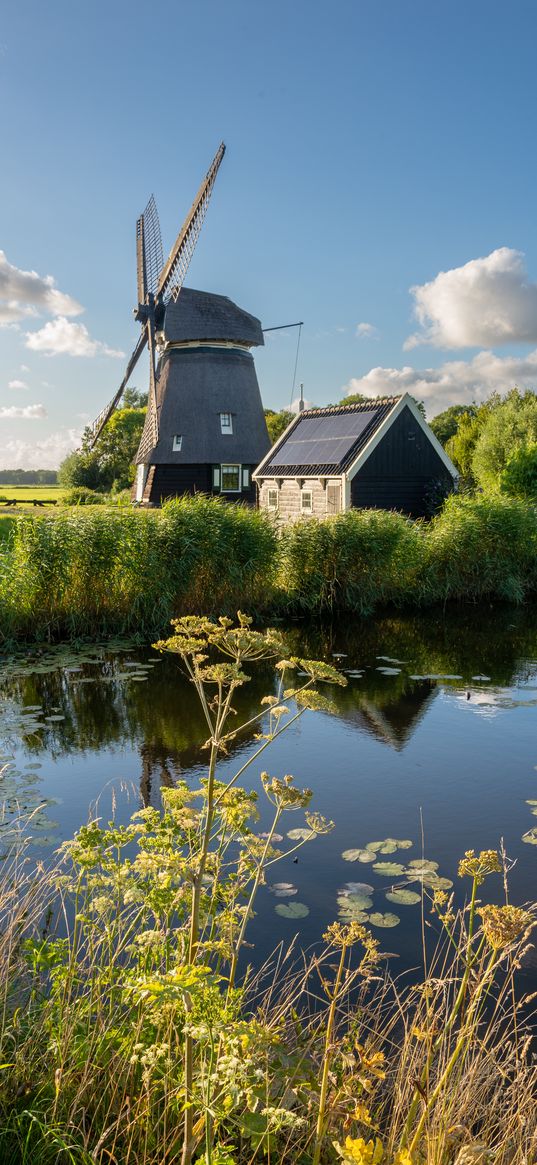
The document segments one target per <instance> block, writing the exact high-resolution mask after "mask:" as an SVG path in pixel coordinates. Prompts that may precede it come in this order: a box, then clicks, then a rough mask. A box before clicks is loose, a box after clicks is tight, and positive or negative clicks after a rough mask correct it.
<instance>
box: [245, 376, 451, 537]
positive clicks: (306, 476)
mask: <svg viewBox="0 0 537 1165" xmlns="http://www.w3.org/2000/svg"><path fill="white" fill-rule="evenodd" d="M253 477H254V481H255V482H256V483H257V487H258V496H259V505H260V507H261V508H262V509H265V510H269V511H272V512H273V513H274V514H275V515H277V516H278V517H279V518H280V519H281V520H282V521H285V522H287V521H290V520H293V519H295V518H298V517H303V518H304V517H319V518H321V517H325V516H326V515H329V514H337V513H338V512H339V511H340V510H348V509H351V508H358V509H382V510H398V511H400V512H402V513H404V514H408V515H410V516H411V517H414V518H417V517H422V516H424V515H426V514H428V513H430V512H431V504H432V502H434V498H435V497H436V498H438V499H440V498H441V497H443V496H445V494H446V493H449V492H450V491H451V490H453V489H454V488H455V486H456V483H457V479H458V473H457V470H456V469H455V466H454V465H453V462H452V461H451V460H450V458H449V457H448V455H447V453H446V452H445V450H444V449H443V448H442V445H441V444H440V442H439V441H438V440H437V439H436V437H435V435H434V433H433V432H432V430H431V429H430V428H429V426H428V424H427V422H426V421H425V420H424V418H423V416H422V414H421V412H420V410H419V408H418V407H417V405H416V402H415V401H414V400H413V398H412V397H411V396H410V395H409V394H408V393H405V394H404V395H403V396H400V397H389V398H386V397H385V398H378V399H375V400H370V401H364V402H363V403H361V404H354V405H337V406H336V407H335V408H326V409H308V410H307V411H305V412H302V413H299V414H298V416H297V417H296V418H295V419H294V420H293V421H292V422H291V424H290V425H288V427H287V429H286V430H285V432H284V433H283V434H282V436H281V437H280V439H279V441H277V442H276V444H275V445H274V446H273V448H272V449H271V450H270V451H269V453H267V455H266V457H264V458H263V460H262V461H261V463H260V465H258V467H257V469H256V471H255V473H254V475H253Z"/></svg>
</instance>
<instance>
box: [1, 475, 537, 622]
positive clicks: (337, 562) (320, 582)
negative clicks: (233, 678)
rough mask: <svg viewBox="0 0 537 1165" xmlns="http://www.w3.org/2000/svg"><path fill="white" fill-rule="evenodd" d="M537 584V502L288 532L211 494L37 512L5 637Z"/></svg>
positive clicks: (18, 528) (5, 544)
mask: <svg viewBox="0 0 537 1165" xmlns="http://www.w3.org/2000/svg"><path fill="white" fill-rule="evenodd" d="M536 591H537V509H536V508H535V507H534V506H532V505H530V504H528V503H525V502H522V501H518V500H515V499H512V498H503V497H495V498H480V497H478V498H463V497H460V498H458V497H451V498H449V499H448V501H447V502H446V504H445V506H444V508H443V510H442V511H441V513H440V514H439V515H438V516H437V517H436V518H435V519H434V520H433V521H432V522H430V523H423V522H412V521H411V520H409V519H408V518H405V517H404V516H403V515H401V514H397V513H388V512H384V511H374V510H352V511H350V512H347V513H344V514H339V515H337V516H335V517H333V518H329V519H326V520H324V521H319V520H316V519H309V520H307V521H298V522H295V523H294V524H291V525H288V526H286V527H284V528H283V529H282V530H281V531H280V532H279V533H278V532H277V531H276V529H275V527H274V524H273V523H272V522H271V520H270V519H269V517H268V516H267V515H266V514H264V513H260V512H256V511H255V510H252V509H249V508H246V507H243V506H232V505H227V504H226V503H224V502H222V501H221V500H220V499H214V498H208V497H203V496H200V497H196V498H182V499H178V500H177V501H172V502H168V503H167V504H166V505H165V506H164V507H163V508H162V510H159V511H149V512H140V511H131V510H122V509H121V508H119V509H118V510H104V511H99V512H96V511H93V512H92V511H91V510H88V511H86V512H85V511H84V510H81V509H77V510H76V511H63V512H61V513H57V514H55V515H46V516H43V517H34V516H33V515H29V516H24V517H20V518H18V519H16V520H15V523H14V525H13V527H12V529H11V533H10V536H9V537H8V538H7V539H5V540H4V541H1V540H0V642H1V641H2V639H3V640H4V641H6V640H9V639H10V638H11V639H16V638H32V637H34V638H38V639H55V638H60V637H62V636H67V637H77V636H96V635H102V634H108V633H117V632H120V633H127V632H132V631H136V632H137V633H140V634H142V635H145V636H148V635H151V634H159V633H161V632H162V631H163V629H164V628H165V627H166V625H167V623H168V621H169V619H170V618H171V617H173V616H174V615H179V614H181V613H185V612H186V613H200V612H203V613H211V612H216V611H227V612H231V611H234V610H236V609H237V608H238V607H249V608H250V609H253V610H255V611H256V612H258V613H261V612H267V613H271V614H274V613H275V612H277V613H280V614H286V613H289V614H293V613H298V612H308V613H310V614H312V615H318V614H323V613H326V612H330V613H332V612H334V613H335V612H337V611H349V612H353V613H356V614H358V615H367V614H370V613H371V612H372V611H374V610H376V609H378V608H379V607H382V606H386V605H389V604H391V605H395V606H398V607H403V606H405V607H417V608H420V607H425V606H431V605H434V604H435V603H446V602H448V601H451V600H454V601H461V600H462V601H469V602H479V601H481V600H483V599H491V600H495V599H497V600H504V601H505V600H507V601H510V602H522V601H523V600H524V599H525V598H527V597H528V596H529V595H532V594H534V593H536Z"/></svg>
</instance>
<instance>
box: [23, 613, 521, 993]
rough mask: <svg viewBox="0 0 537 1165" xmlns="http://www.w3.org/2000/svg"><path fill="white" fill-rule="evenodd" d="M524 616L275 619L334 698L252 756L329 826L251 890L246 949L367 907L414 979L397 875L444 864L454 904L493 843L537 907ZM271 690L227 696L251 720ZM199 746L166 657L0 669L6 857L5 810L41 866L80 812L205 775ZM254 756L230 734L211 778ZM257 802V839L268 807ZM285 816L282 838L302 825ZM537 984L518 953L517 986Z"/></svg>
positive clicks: (37, 660)
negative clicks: (328, 673)
mask: <svg viewBox="0 0 537 1165" xmlns="http://www.w3.org/2000/svg"><path fill="white" fill-rule="evenodd" d="M536 614H537V611H536V610H535V608H528V607H526V608H523V609H520V608H519V609H515V610H513V609H511V608H505V607H501V608H500V607H490V608H487V609H485V610H483V609H482V608H471V609H468V608H466V609H464V610H457V611H447V612H441V613H435V614H430V613H429V614H427V615H419V616H416V615H412V616H403V615H400V614H389V615H383V616H382V617H378V618H374V619H369V620H366V621H358V620H357V621H353V620H351V619H347V620H346V621H344V622H339V623H334V624H330V625H327V624H323V625H318V624H315V625H314V624H311V623H302V622H294V623H293V624H292V625H290V626H289V628H288V629H287V630H286V634H288V638H289V641H290V650H291V651H293V652H294V653H296V654H302V655H304V656H307V657H309V658H318V659H325V660H328V661H330V662H332V663H336V664H337V666H338V667H339V668H341V669H342V670H344V671H345V673H346V675H347V678H348V686H347V687H346V688H341V689H340V688H337V687H331V688H330V696H331V697H332V698H333V700H334V701H335V703H336V705H337V715H333V716H329V715H326V714H321V713H315V714H314V713H311V712H306V713H305V714H304V715H303V717H302V718H301V719H300V720H299V721H298V723H297V724H296V725H295V726H293V727H292V728H291V729H290V730H289V732H288V733H286V734H284V735H283V736H282V738H281V739H280V740H278V741H276V742H275V743H274V744H273V745H272V746H271V747H270V749H269V750H267V751H266V752H265V754H264V757H263V767H266V768H267V769H268V770H269V772H270V773H271V775H275V776H283V775H284V774H285V773H292V774H293V775H294V777H295V779H296V783H297V784H298V785H301V786H302V785H306V786H308V787H310V788H311V789H312V790H313V794H314V795H313V802H312V807H313V808H314V809H315V810H317V811H319V812H320V813H322V814H324V815H325V816H326V817H328V818H330V819H331V820H333V821H334V823H335V828H334V830H333V832H332V833H330V834H329V835H328V836H323V837H318V838H316V839H315V840H314V841H312V842H309V843H308V844H307V845H306V846H304V847H302V848H301V849H300V851H299V853H298V855H297V856H298V861H295V860H293V857H289V858H286V859H284V860H283V861H282V863H281V864H280V865H279V866H278V867H277V873H275V880H276V879H277V881H278V882H282V883H287V884H288V890H289V892H288V893H287V894H283V895H282V896H278V895H277V894H276V893H275V892H274V890H273V889H271V888H270V887H264V888H263V889H262V891H261V893H260V896H259V899H258V911H257V916H256V918H255V919H254V921H253V923H252V927H251V931H250V938H251V940H252V942H253V943H254V944H255V947H254V949H253V951H250V952H249V957H251V958H252V959H254V960H256V961H258V960H259V961H260V960H262V959H264V958H265V957H267V956H268V955H269V954H270V952H271V951H272V950H273V949H274V948H275V947H276V945H277V944H278V943H279V942H280V941H283V942H284V943H285V944H287V943H288V942H289V940H290V939H291V938H292V937H293V936H294V935H295V934H296V933H297V932H298V935H299V942H300V944H301V945H302V946H304V947H308V946H309V945H310V944H313V943H314V942H316V941H317V940H318V939H319V937H320V935H321V934H322V932H323V930H324V929H325V928H326V925H327V924H328V923H329V922H331V921H332V920H333V919H334V918H335V917H337V916H338V912H341V911H342V912H343V913H348V911H351V912H352V911H353V910H360V909H362V908H363V909H365V910H367V912H368V913H369V917H370V918H371V921H372V922H373V925H374V926H376V928H377V929H376V934H377V936H378V937H379V938H380V939H381V941H382V945H383V949H385V950H389V951H390V952H393V953H394V957H396V960H397V961H396V963H394V965H393V967H392V970H394V971H397V969H398V968H401V969H405V970H406V969H409V968H411V967H412V966H415V965H417V963H419V961H420V951H421V943H422V913H421V906H420V902H419V897H418V896H419V894H420V890H421V881H420V880H419V879H418V880H417V881H416V880H414V881H410V880H409V879H410V877H411V876H412V877H414V878H415V877H417V874H418V872H419V871H418V869H417V863H419V862H421V860H422V859H423V858H425V860H426V861H428V862H430V861H433V862H436V863H438V875H439V876H440V877H442V878H445V879H449V881H450V882H453V884H454V887H455V891H456V894H457V900H458V901H459V902H460V901H462V897H463V894H464V890H465V886H464V885H463V883H461V881H460V880H459V879H458V878H457V865H458V860H459V857H460V856H461V855H462V854H463V853H464V851H465V850H467V849H470V848H472V849H476V850H480V849H488V848H496V847H498V846H499V845H500V844H501V843H502V841H503V844H504V845H505V849H506V851H507V854H508V855H509V858H510V859H512V861H513V863H514V864H513V868H512V871H511V873H510V894H511V901H512V902H514V903H517V904H522V903H523V902H526V901H527V900H529V899H532V898H535V890H536V876H535V875H536V869H537V848H536V847H535V845H534V844H528V842H531V841H532V840H534V839H536V838H537V828H536V827H537V821H536V816H537V772H536V766H537V733H536V725H537V715H536V712H537V621H536ZM274 683H275V680H274V673H273V671H272V670H271V669H270V668H269V667H267V666H266V665H264V666H263V668H262V669H260V670H259V671H257V672H255V673H254V674H253V678H252V681H251V683H249V684H248V685H246V687H245V688H244V689H243V691H242V692H241V702H242V707H241V709H240V711H241V712H243V711H244V712H245V713H246V712H250V713H253V712H254V711H255V710H256V708H257V705H258V701H259V699H260V698H261V697H262V696H263V695H265V694H267V692H270V691H272V690H273V687H274ZM205 736H206V731H205V726H204V723H203V721H202V719H201V716H200V712H199V709H198V707H197V704H196V697H195V693H194V692H193V690H192V688H191V686H190V685H189V684H188V682H187V681H186V680H185V678H184V677H183V675H182V673H181V670H180V665H179V664H178V661H177V660H176V659H175V658H173V657H162V656H160V655H159V654H158V653H157V652H155V651H154V650H153V648H152V647H151V646H150V645H147V646H140V645H134V644H129V643H126V642H121V641H120V640H118V641H114V642H108V643H106V644H104V643H95V644H92V645H91V646H84V647H83V648H81V649H80V650H75V649H74V648H73V647H66V646H65V645H64V646H60V647H57V648H49V647H44V648H42V649H41V650H38V649H32V650H31V652H29V653H27V654H26V655H21V654H18V655H12V656H4V657H3V658H0V767H1V766H2V765H4V766H5V768H4V773H3V776H2V777H0V801H2V802H3V803H4V812H3V818H2V820H1V824H0V846H2V847H3V848H4V849H5V848H6V847H7V845H8V843H9V839H10V837H12V831H13V822H14V820H15V818H16V816H17V813H19V811H22V812H23V813H24V812H27V811H31V812H33V818H32V833H33V844H34V852H35V854H36V855H39V856H45V855H46V854H51V853H52V852H53V851H54V848H55V847H56V845H58V844H59V843H60V841H62V840H63V839H65V838H67V837H69V836H71V835H72V833H73V831H74V830H75V829H76V828H77V827H78V826H79V825H80V824H82V823H83V822H85V821H86V820H87V819H88V813H89V812H90V811H91V812H92V813H95V812H97V814H98V815H99V816H101V817H102V818H103V819H104V820H105V821H107V820H108V819H109V818H110V817H111V816H112V814H113V813H114V814H115V816H116V817H117V818H118V819H120V820H126V819H127V818H128V817H129V815H130V813H131V812H133V811H134V810H135V809H136V808H139V806H140V803H144V804H149V803H151V804H158V803H159V796H160V788H161V786H162V785H173V783H174V781H175V780H176V779H177V778H178V777H179V776H180V777H182V778H186V779H188V780H192V782H193V783H195V782H196V780H197V779H198V778H199V776H200V774H202V773H203V772H204V764H205V760H204V758H205V756H206V754H205V753H204V752H203V751H202V749H201V744H202V742H203V741H204V739H205ZM255 747H256V746H255V742H254V740H253V739H252V738H250V737H248V736H243V737H242V738H240V739H239V741H238V742H236V746H235V750H234V752H233V753H232V754H230V756H229V757H228V758H227V759H226V760H225V762H224V764H223V771H224V774H227V775H232V774H233V772H234V771H235V770H236V768H237V767H238V764H239V763H240V764H242V763H243V762H244V760H246V759H247V757H248V755H249V754H251V753H253V751H254V750H255ZM261 767H262V766H261V765H260V764H259V762H256V766H255V767H254V768H253V769H252V770H250V772H249V774H247V776H248V780H247V781H245V783H246V784H247V786H248V787H253V788H260V782H259V771H260V768H261ZM221 775H222V774H221ZM532 802H533V804H532ZM260 810H261V821H260V825H259V829H260V830H263V829H264V828H266V825H267V824H268V819H269V813H268V810H267V811H265V806H264V804H263V797H262V796H261V797H260ZM299 818H300V819H299ZM287 822H288V823H287V825H286V829H287V830H292V829H293V827H297V826H298V827H300V825H302V824H303V819H302V817H301V815H299V814H297V813H295V814H293V815H289V817H288V818H287ZM533 830H535V833H533V832H532V831H533ZM524 835H526V842H524V841H523V836H524ZM386 839H395V841H396V842H405V843H412V844H411V846H410V845H409V844H405V845H404V846H400V845H395V844H394V843H393V842H391V841H389V840H388V841H386ZM372 843H375V844H374V845H373V844H372ZM382 843H384V844H382ZM282 844H283V843H282ZM286 844H288V845H289V846H291V845H292V844H293V843H292V841H287V840H286ZM368 846H369V849H368ZM349 851H350V852H349ZM343 855H345V856H343ZM393 863H395V864H394V865H392V864H393ZM412 863H414V865H412ZM402 871H406V873H402ZM412 871H413V873H412ZM424 876H425V878H426V879H427V876H428V874H427V870H426V871H425V875H424ZM448 884H449V883H448V882H446V885H448ZM401 886H403V887H404V889H405V890H406V891H407V893H406V894H402V895H401V893H400V890H399V889H398V887H401ZM394 888H395V892H394ZM492 889H493V893H494V896H495V897H494V900H496V901H501V900H502V885H501V878H500V877H498V876H496V877H495V878H491V879H489V882H488V885H487V891H488V892H489V891H490V890H492ZM408 891H410V894H408ZM291 903H293V904H296V903H299V904H301V906H302V907H304V910H299V911H298V913H299V914H301V915H302V917H299V918H296V917H294V918H293V917H287V915H288V914H290V913H294V911H289V910H288V907H289V905H290V904H291ZM386 916H388V917H386ZM424 917H425V923H426V926H425V931H426V933H428V932H429V929H430V928H431V929H432V930H433V931H434V928H435V926H436V923H435V920H434V918H432V917H431V916H430V915H429V914H428V912H427V910H426V912H425V916H424ZM386 922H387V923H388V924H390V925H388V926H386V925H384V926H383V925H382V923H386ZM536 973H537V963H536V961H535V956H534V955H531V954H530V956H529V959H528V961H527V964H526V969H525V976H526V977H528V978H529V979H533V978H534V977H535V975H536Z"/></svg>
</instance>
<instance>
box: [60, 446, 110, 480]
mask: <svg viewBox="0 0 537 1165" xmlns="http://www.w3.org/2000/svg"><path fill="white" fill-rule="evenodd" d="M58 483H59V485H61V486H63V487H64V489H74V488H75V487H78V486H84V487H85V488H86V489H104V488H105V487H104V486H103V484H102V475H101V470H100V466H99V459H98V457H97V454H96V453H91V452H89V451H85V450H80V449H75V451H74V452H73V453H69V454H68V456H67V457H66V458H65V459H64V460H63V461H62V463H61V465H60V468H59V470H58Z"/></svg>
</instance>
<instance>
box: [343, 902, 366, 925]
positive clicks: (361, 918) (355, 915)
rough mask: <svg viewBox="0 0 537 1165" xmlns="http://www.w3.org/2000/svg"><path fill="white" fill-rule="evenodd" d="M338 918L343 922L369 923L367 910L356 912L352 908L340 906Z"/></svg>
mask: <svg viewBox="0 0 537 1165" xmlns="http://www.w3.org/2000/svg"><path fill="white" fill-rule="evenodd" d="M338 917H339V918H341V920H342V922H369V915H368V914H367V912H366V911H365V910H358V909H356V910H355V909H354V908H352V907H344V906H340V908H339V910H338Z"/></svg>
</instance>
